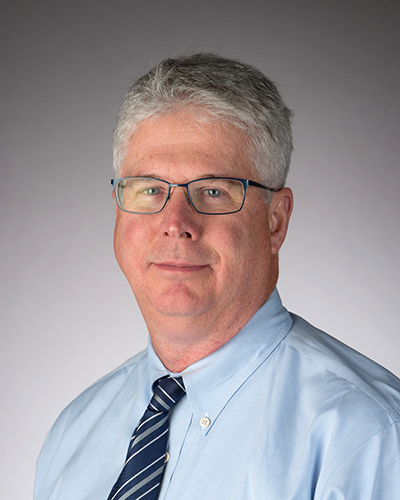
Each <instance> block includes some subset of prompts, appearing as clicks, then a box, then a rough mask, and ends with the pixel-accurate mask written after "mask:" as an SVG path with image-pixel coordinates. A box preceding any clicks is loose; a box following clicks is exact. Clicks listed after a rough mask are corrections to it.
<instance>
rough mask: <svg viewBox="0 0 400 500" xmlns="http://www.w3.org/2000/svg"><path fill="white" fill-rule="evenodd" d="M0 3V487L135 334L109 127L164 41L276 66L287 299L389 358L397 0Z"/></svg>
mask: <svg viewBox="0 0 400 500" xmlns="http://www.w3.org/2000/svg"><path fill="white" fill-rule="evenodd" d="M0 9H1V12H0V34H1V53H0V54H1V61H0V71H1V78H0V85H1V131H0V133H1V180H0V190H1V198H0V200H1V212H0V217H1V238H2V244H1V277H0V278H1V284H2V287H1V288H2V289H1V309H2V319H1V325H2V331H1V347H0V358H1V359H0V370H1V405H2V410H1V416H0V429H1V431H0V432H1V442H0V449H1V451H2V452H1V458H0V468H1V470H0V475H1V480H0V484H1V486H0V495H1V497H2V498H16V499H17V498H18V500H19V499H24V498H27V499H28V498H30V497H31V491H32V484H33V476H34V468H35V460H36V457H37V455H38V453H39V449H40V446H41V443H42V441H43V439H44V437H45V434H46V432H47V431H48V429H49V428H50V426H51V424H52V423H53V421H54V420H55V418H56V417H57V415H58V414H59V412H60V411H61V410H62V409H63V408H64V407H65V406H66V405H67V404H68V403H69V401H70V400H71V399H72V398H74V397H75V396H76V395H77V394H78V393H79V392H81V391H82V390H83V389H85V388H86V387H87V386H88V385H89V384H91V383H92V382H94V381H95V380H96V379H97V378H99V377H100V376H102V375H103V374H105V373H106V372H108V371H110V370H112V369H113V368H114V367H116V366H117V365H119V364H120V363H122V362H123V361H124V360H125V359H126V358H128V357H130V356H131V355H133V354H134V353H136V352H137V351H138V350H139V349H141V348H143V347H144V346H145V344H146V328H145V325H144V323H143V320H142V318H141V316H140V313H139V311H138V308H137V306H136V303H135V301H134V299H133V296H132V294H131V291H130V288H129V286H128V284H127V283H126V282H125V278H124V277H123V275H122V273H121V272H120V270H119V268H118V267H117V264H116V262H115V261H114V256H113V248H112V233H113V218H114V207H113V203H112V200H111V187H110V178H111V151H110V146H109V144H110V138H111V131H112V127H113V122H114V118H115V115H116V113H117V109H118V106H119V103H120V100H121V98H122V96H123V94H124V92H125V89H126V87H127V86H128V85H129V84H130V83H131V81H132V80H133V79H134V78H136V77H138V76H140V75H141V74H143V73H144V72H145V71H146V70H147V69H148V68H149V66H151V65H153V64H154V63H156V62H157V61H159V60H160V59H161V58H163V57H164V56H167V55H173V54H181V53H192V52H195V51H214V52H218V53H220V54H222V55H225V56H228V57H235V58H239V59H242V60H244V61H246V62H249V63H251V64H254V65H256V66H258V67H259V68H260V69H261V70H262V71H264V72H265V73H266V74H267V75H269V76H270V77H271V78H272V79H273V80H274V81H276V82H277V83H278V84H279V87H280V89H281V91H282V93H283V95H284V98H285V100H286V102H287V104H288V105H289V107H291V108H292V109H293V110H294V111H295V118H294V136H295V147H296V150H295V153H294V157H293V163H292V169H291V173H290V176H289V182H288V184H289V185H290V186H291V187H292V188H293V190H294V193H295V212H294V215H293V219H292V223H291V228H290V232H289V236H288V238H287V241H286V243H285V246H284V249H283V250H282V252H281V277H280V284H279V289H280V292H281V295H282V298H283V301H284V304H285V305H286V306H287V307H288V308H289V309H290V310H292V311H294V312H296V313H298V314H300V315H302V316H304V317H305V318H307V319H308V320H309V321H311V322H312V323H314V324H316V325H317V326H319V327H320V328H322V329H324V330H326V331H328V332H329V333H331V334H332V335H334V336H336V337H337V338H339V339H341V340H342V341H344V342H346V343H347V344H349V345H351V346H353V347H355V348H356V349H358V350H360V351H361V352H363V353H365V354H367V355H368V356H370V357H372V358H373V359H375V360H376V361H378V362H379V363H381V364H383V365H385V366H386V367H388V368H389V369H391V370H392V371H394V372H395V373H396V374H397V375H400V340H399V326H398V316H399V309H400V292H399V282H400V266H399V251H400V235H399V226H400V223H399V216H400V196H399V188H400V168H399V157H400V137H399V120H400V119H399V117H400V104H399V89H400V81H399V80H400V78H399V76H400V67H399V53H400V52H399V20H400V15H399V9H400V7H399V2H398V1H397V0H392V1H385V0H379V1H372V0H355V1H352V0H347V1H337V0H335V1H332V0H325V1H320V0H313V1H308V2H307V1H301V0H280V1H279V2H278V1H274V2H272V1H271V2H269V1H267V0H264V1H263V0H246V1H236V0H226V1H219V0H212V1H211V0H202V1H201V2H200V1H197V2H190V1H188V0H186V1H183V0H169V1H168V0H109V1H104V0H103V1H102V0H96V1H95V0H86V1H85V0H81V1H76V0H69V1H60V0H52V1H50V0H49V1H43V0H35V1H32V0H31V1H21V0H12V1H11V0H10V1H1V2H0ZM21 471H22V472H23V479H20V478H18V474H20V473H21ZM15 484H18V488H19V492H18V493H15Z"/></svg>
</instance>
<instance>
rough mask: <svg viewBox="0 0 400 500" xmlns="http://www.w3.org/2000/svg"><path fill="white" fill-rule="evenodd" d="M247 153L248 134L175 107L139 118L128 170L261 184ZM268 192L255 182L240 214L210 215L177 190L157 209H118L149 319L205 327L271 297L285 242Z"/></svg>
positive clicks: (122, 246) (125, 256)
mask: <svg viewBox="0 0 400 500" xmlns="http://www.w3.org/2000/svg"><path fill="white" fill-rule="evenodd" d="M245 151H246V142H245V138H244V137H243V136H242V134H240V133H239V132H238V131H237V130H236V129H234V128H233V127H230V126H228V127H225V128H223V127H221V126H218V124H217V123H215V122H214V123H199V122H196V121H195V119H194V118H193V116H192V115H191V114H190V113H189V112H186V113H175V114H172V115H168V116H166V117H161V118H156V119H153V120H151V119H147V120H144V121H143V122H141V123H140V125H139V127H138V129H137V131H136V132H135V134H134V135H133V137H132V138H131V140H130V142H129V146H128V151H127V155H126V159H125V161H124V164H123V166H122V174H121V176H124V177H127V176H153V177H157V178H160V179H164V180H166V181H169V182H171V183H185V182H188V181H191V180H194V179H198V178H200V177H204V176H221V177H238V178H244V179H251V180H255V181H260V179H259V178H258V176H257V175H256V173H255V172H254V170H253V169H252V167H251V166H250V164H249V162H248V160H247V158H246V155H245ZM263 196H265V192H264V191H263V190H261V189H259V188H255V187H250V188H248V190H247V195H246V201H245V204H244V206H243V208H242V210H241V211H240V212H238V213H235V214H229V215H204V214H199V213H197V212H196V211H195V210H194V209H193V208H192V207H191V206H190V205H189V203H188V201H187V197H186V190H185V188H182V187H174V188H172V193H171V198H170V200H169V201H168V203H167V205H166V207H165V208H164V209H163V210H162V212H160V213H158V214H146V215H143V214H142V215H139V214H129V213H125V212H123V211H121V210H119V209H118V208H117V213H116V226H115V238H114V245H115V254H116V257H117V260H118V263H119V265H120V267H121V269H122V271H123V272H124V274H125V275H126V277H127V279H128V281H129V283H130V285H131V287H132V290H133V292H134V294H135V296H136V299H137V302H138V304H139V307H140V308H141V310H142V313H143V315H144V318H145V320H146V322H147V324H148V326H149V323H150V324H151V322H152V321H153V320H158V324H161V323H160V321H161V322H162V321H163V320H164V321H165V322H166V323H165V324H168V322H169V321H171V320H173V321H174V322H175V323H174V324H176V325H177V328H178V324H179V322H182V321H186V322H188V320H189V321H190V322H191V323H190V324H193V322H195V324H197V325H202V326H203V327H204V331H206V329H207V328H208V327H210V325H213V324H214V328H217V325H219V324H221V322H222V324H223V323H224V318H225V319H229V318H230V321H231V322H234V321H236V320H237V319H238V318H240V317H241V316H243V314H247V313H248V312H249V311H251V315H252V314H254V312H255V311H256V310H257V309H258V308H259V307H260V306H261V305H262V304H263V303H264V302H265V301H266V299H267V298H268V296H269V294H270V293H271V291H272V290H273V288H274V286H275V283H276V279H277V259H276V254H277V251H278V248H277V246H280V244H279V245H277V244H275V243H274V242H273V241H272V245H271V235H270V226H271V217H270V215H269V212H268V206H267V204H266V203H265V201H264V200H263V198H262V197H263ZM282 241H283V240H282ZM251 315H250V317H251ZM248 319H249V318H248ZM248 319H247V320H246V322H247V321H248Z"/></svg>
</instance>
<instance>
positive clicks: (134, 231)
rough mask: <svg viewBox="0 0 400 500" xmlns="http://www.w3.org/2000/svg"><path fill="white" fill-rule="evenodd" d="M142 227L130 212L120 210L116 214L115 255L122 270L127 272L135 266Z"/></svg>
mask: <svg viewBox="0 0 400 500" xmlns="http://www.w3.org/2000/svg"><path fill="white" fill-rule="evenodd" d="M142 232H143V228H141V227H140V225H139V224H137V221H135V217H134V216H133V217H132V215H131V214H125V213H124V212H120V213H119V214H117V217H116V222H115V230H114V251H115V257H116V259H117V262H118V264H119V265H120V267H121V269H122V271H123V272H124V273H125V274H127V273H128V271H129V269H130V268H133V267H135V263H136V262H137V255H138V252H139V248H140V242H141V241H143V235H142V234H141V233H142Z"/></svg>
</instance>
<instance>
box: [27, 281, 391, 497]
mask: <svg viewBox="0 0 400 500" xmlns="http://www.w3.org/2000/svg"><path fill="white" fill-rule="evenodd" d="M167 373H168V372H167V370H166V369H165V367H164V366H163V365H162V363H161V361H160V360H159V359H158V357H157V356H156V354H155V352H154V350H153V349H152V346H151V343H149V348H148V350H146V351H143V352H141V353H139V354H138V355H137V356H135V357H134V358H132V359H130V360H129V361H127V362H126V363H125V364H124V365H122V366H121V367H119V368H118V369H116V370H115V371H113V372H112V373H111V374H109V375H107V376H106V377H104V378H102V379H101V380H99V381H98V382H96V383H95V384H94V385H92V386H91V387H90V388H89V389H87V390H86V391H85V392H83V393H82V394H81V395H80V396H79V397H78V398H77V399H76V400H75V401H73V402H72V403H71V404H70V405H69V406H68V407H67V408H66V409H65V410H64V412H63V413H62V414H61V415H60V417H59V419H58V420H57V422H56V423H55V425H54V426H53V428H52V429H51V431H50V433H49V435H48V437H47V439H46V441H45V444H44V447H43V449H42V452H41V455H40V457H39V460H38V466H37V478H36V485H35V499H36V500H106V499H107V496H108V494H109V492H110V490H111V488H112V486H113V484H114V482H115V480H116V479H117V477H118V475H119V473H120V471H121V469H122V467H123V464H124V460H125V455H126V451H127V446H128V442H129V439H130V437H131V434H132V431H133V429H134V428H135V426H136V424H137V422H138V421H139V419H140V417H141V416H142V414H143V413H144V411H145V409H146V407H147V404H148V402H149V400H150V398H151V386H152V383H153V382H154V380H156V379H157V378H159V377H162V376H164V375H165V374H167ZM182 376H183V379H184V383H185V386H186V390H187V395H186V396H184V397H183V398H182V399H181V400H180V401H179V402H178V403H177V405H176V407H174V408H173V410H172V415H171V425H170V442H169V454H170V459H169V461H168V463H167V465H166V469H165V473H164V477H163V481H162V486H161V490H160V495H159V499H160V500H164V499H166V500H250V499H257V500H260V499H266V500H311V499H313V500H370V499H374V500H399V499H400V380H399V379H398V378H396V377H395V376H394V375H392V374H391V373H389V372H388V371H387V370H385V369H384V368H382V367H381V366H379V365H377V364H376V363H374V362H373V361H371V360H369V359H367V358H365V357H364V356H362V355H361V354H359V353H357V352H355V351H353V350H352V349H350V348H349V347H347V346H345V345H343V344H341V343H340V342H338V341H337V340H335V339H333V338H332V337H330V336H328V335H326V334H325V333H323V332H321V331H319V330H317V329H315V328H314V327H313V326H311V325H310V324H308V323H306V322H305V321H304V320H302V319H301V318H299V317H297V316H295V315H290V314H289V313H288V312H287V311H286V309H284V308H283V306H282V304H281V301H280V298H279V295H278V292H277V291H274V292H273V293H272V295H271V296H270V298H269V299H268V301H267V302H266V303H265V304H264V305H263V306H262V307H261V309H260V310H259V311H258V312H257V313H256V314H255V316H254V317H253V318H252V319H251V321H250V322H249V323H248V324H247V325H246V326H245V327H244V328H243V330H242V331H240V332H239V333H238V334H237V335H236V336H235V337H234V338H233V339H232V340H231V341H229V342H228V343H227V344H225V345H224V346H223V347H221V348H220V349H219V350H218V351H216V352H214V353H213V354H211V355H210V356H208V357H206V358H204V359H202V360H200V361H198V362H197V363H195V364H193V365H191V366H189V367H188V368H187V369H186V370H185V371H184V372H183V373H182Z"/></svg>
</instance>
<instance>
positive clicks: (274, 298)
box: [148, 289, 292, 434]
mask: <svg viewBox="0 0 400 500" xmlns="http://www.w3.org/2000/svg"><path fill="white" fill-rule="evenodd" d="M291 326H292V319H291V317H290V315H289V313H288V312H287V310H286V309H285V308H284V307H283V306H282V302H281V299H280V297H279V294H278V291H277V290H276V289H275V290H274V291H273V292H272V294H271V295H270V296H269V298H268V300H267V301H266V302H265V304H264V305H263V306H262V307H261V308H260V309H259V310H258V311H257V312H256V314H255V315H254V316H253V317H252V318H251V320H250V321H249V322H248V323H247V325H245V327H244V328H243V329H242V330H241V331H240V332H239V333H238V334H237V335H235V337H233V338H232V339H231V340H230V341H229V342H227V343H226V344H225V345H223V346H222V347H221V348H219V349H218V350H217V351H215V352H214V353H212V354H210V355H209V356H207V357H206V358H203V359H201V360H200V361H197V362H196V363H194V364H193V365H191V366H189V367H188V368H186V370H184V371H183V372H182V374H181V375H182V377H183V380H184V383H185V387H186V392H187V397H188V401H189V404H190V406H191V408H192V410H193V413H194V415H195V419H196V420H197V421H198V422H200V420H201V419H202V418H203V417H207V418H208V419H209V422H210V424H209V425H208V426H207V427H205V428H204V429H202V432H203V433H204V434H206V433H208V432H209V431H210V429H211V428H212V425H213V423H214V422H215V420H216V419H217V418H218V415H219V414H220V413H221V411H222V410H223V408H224V406H225V405H226V404H227V403H228V401H229V399H230V398H231V397H232V396H233V394H234V393H235V392H236V391H237V390H238V389H239V387H240V386H241V385H243V384H244V383H245V381H246V380H247V379H248V378H249V377H250V376H251V375H252V374H253V373H254V371H255V370H256V369H257V368H258V367H259V366H260V365H261V363H263V362H264V361H265V360H266V359H267V358H268V356H269V355H270V354H271V352H272V351H273V350H274V349H275V348H276V346H277V345H278V344H279V343H280V342H281V341H282V339H283V338H284V337H285V336H286V335H287V333H288V332H289V330H290V328H291ZM148 353H149V357H148V360H149V381H148V382H149V388H150V389H149V395H150V394H151V385H152V383H153V382H154V381H155V380H156V379H157V378H160V377H163V376H165V375H168V374H169V372H168V370H167V369H166V368H165V366H164V365H163V364H162V362H161V361H160V359H159V358H158V356H157V354H156V353H155V351H154V349H153V347H152V345H151V341H150V340H149V349H148ZM199 428H200V425H199Z"/></svg>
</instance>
